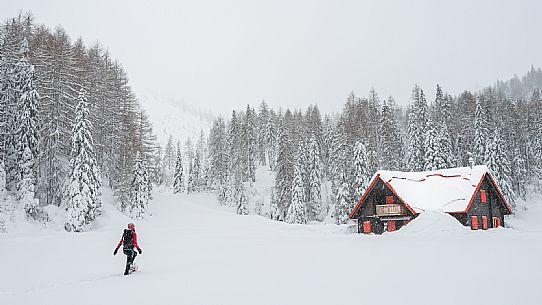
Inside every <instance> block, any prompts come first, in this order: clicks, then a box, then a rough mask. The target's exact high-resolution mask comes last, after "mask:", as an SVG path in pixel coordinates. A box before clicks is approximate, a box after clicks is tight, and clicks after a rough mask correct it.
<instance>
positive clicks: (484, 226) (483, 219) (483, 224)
mask: <svg viewBox="0 0 542 305" xmlns="http://www.w3.org/2000/svg"><path fill="white" fill-rule="evenodd" d="M487 228H488V226H487V216H482V229H484V230H487Z"/></svg>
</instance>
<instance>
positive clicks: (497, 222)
mask: <svg viewBox="0 0 542 305" xmlns="http://www.w3.org/2000/svg"><path fill="white" fill-rule="evenodd" d="M500 226H501V219H500V218H499V217H493V227H494V228H498V227H500Z"/></svg>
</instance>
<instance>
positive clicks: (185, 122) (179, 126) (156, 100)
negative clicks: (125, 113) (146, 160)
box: [137, 90, 214, 146]
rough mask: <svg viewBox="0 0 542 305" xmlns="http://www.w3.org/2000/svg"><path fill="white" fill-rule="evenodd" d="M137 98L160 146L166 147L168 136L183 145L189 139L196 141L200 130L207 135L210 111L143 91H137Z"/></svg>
mask: <svg viewBox="0 0 542 305" xmlns="http://www.w3.org/2000/svg"><path fill="white" fill-rule="evenodd" d="M137 97H138V100H139V102H140V103H141V105H142V106H143V109H145V111H146V112H147V114H148V115H149V118H150V121H151V122H152V124H153V129H154V132H155V133H156V135H157V136H158V141H159V143H160V144H161V145H162V146H165V145H166V143H167V141H168V139H169V136H170V135H173V137H174V138H175V140H177V141H181V143H184V142H185V141H186V139H187V138H190V137H191V138H192V139H197V138H198V137H199V135H200V132H201V131H202V130H203V132H204V133H205V134H208V132H209V128H210V127H211V125H212V122H213V119H214V115H213V114H212V113H211V112H210V111H206V110H204V109H200V108H198V107H196V106H193V105H189V104H188V103H185V102H183V101H182V100H180V99H176V98H172V97H167V96H164V95H161V94H158V93H155V92H151V91H145V90H138V91H137Z"/></svg>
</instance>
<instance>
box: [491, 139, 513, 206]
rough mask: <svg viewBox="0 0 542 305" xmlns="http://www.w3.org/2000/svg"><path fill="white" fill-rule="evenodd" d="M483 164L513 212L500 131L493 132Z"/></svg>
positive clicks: (510, 187)
mask: <svg viewBox="0 0 542 305" xmlns="http://www.w3.org/2000/svg"><path fill="white" fill-rule="evenodd" d="M485 159H486V161H485V163H486V165H487V167H488V168H489V169H490V170H491V173H492V174H493V178H495V182H496V183H497V185H498V186H499V188H500V189H501V191H502V194H503V195H504V198H505V199H506V201H507V202H508V204H509V205H510V207H511V208H512V209H514V210H515V208H516V205H515V197H516V195H515V194H514V190H513V188H512V187H513V186H512V178H511V174H512V172H511V165H510V161H509V160H508V158H507V156H506V151H505V150H504V141H503V140H502V138H501V135H500V131H499V130H495V133H494V135H493V140H492V141H491V142H489V143H488V144H487V148H486V152H485Z"/></svg>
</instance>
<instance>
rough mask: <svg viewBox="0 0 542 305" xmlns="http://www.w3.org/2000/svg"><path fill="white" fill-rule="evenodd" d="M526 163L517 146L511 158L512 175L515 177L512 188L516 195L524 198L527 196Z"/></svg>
mask: <svg viewBox="0 0 542 305" xmlns="http://www.w3.org/2000/svg"><path fill="white" fill-rule="evenodd" d="M526 166H527V164H526V162H525V159H524V158H523V156H522V154H521V152H520V151H519V149H518V148H516V149H515V150H514V157H513V160H512V175H513V177H515V179H513V181H514V189H515V190H516V192H515V193H516V195H517V196H518V197H520V198H521V199H523V200H525V199H526V196H527V189H526V184H527V168H526Z"/></svg>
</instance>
